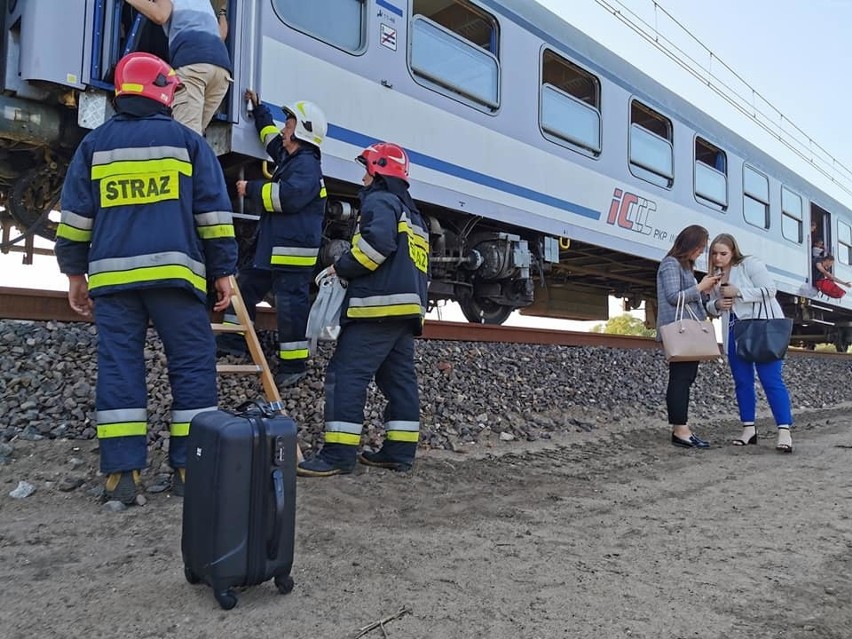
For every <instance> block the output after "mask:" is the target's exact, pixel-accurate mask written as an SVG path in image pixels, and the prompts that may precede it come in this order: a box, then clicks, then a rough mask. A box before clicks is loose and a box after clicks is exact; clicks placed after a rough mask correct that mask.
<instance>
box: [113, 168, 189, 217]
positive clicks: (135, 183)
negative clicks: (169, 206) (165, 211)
mask: <svg viewBox="0 0 852 639" xmlns="http://www.w3.org/2000/svg"><path fill="white" fill-rule="evenodd" d="M100 190H101V207H103V208H109V207H111V206H127V205H132V204H153V203H154V202H163V201H165V200H177V199H178V198H180V178H179V177H178V174H177V171H163V172H158V173H134V174H131V175H114V176H109V177H105V178H103V179H102V180H101V181H100Z"/></svg>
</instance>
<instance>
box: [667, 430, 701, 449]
mask: <svg viewBox="0 0 852 639" xmlns="http://www.w3.org/2000/svg"><path fill="white" fill-rule="evenodd" d="M672 444H673V445H675V446H680V447H681V448H710V444H709V443H708V442H705V441H704V440H703V439H701V438H700V437H696V436H695V435H690V436H689V439H681V438H680V437H678V436H677V435H675V434H674V433H672Z"/></svg>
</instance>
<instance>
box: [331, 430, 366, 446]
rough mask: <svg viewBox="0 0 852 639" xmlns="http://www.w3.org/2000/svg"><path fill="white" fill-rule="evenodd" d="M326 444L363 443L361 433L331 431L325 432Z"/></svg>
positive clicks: (354, 444) (348, 444)
mask: <svg viewBox="0 0 852 639" xmlns="http://www.w3.org/2000/svg"><path fill="white" fill-rule="evenodd" d="M325 443H326V444H346V445H347V446H357V445H358V444H360V443H361V435H353V434H352V433H329V432H327V433H326V434H325Z"/></svg>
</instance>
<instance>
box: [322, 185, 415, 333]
mask: <svg viewBox="0 0 852 639" xmlns="http://www.w3.org/2000/svg"><path fill="white" fill-rule="evenodd" d="M360 198H361V220H360V224H359V230H358V232H357V233H355V235H354V236H353V238H352V246H351V247H350V249H349V250H348V251H346V252H345V253H343V255H341V256H340V257H339V258H338V259H337V261H336V262H335V264H334V269H335V271H336V272H337V274H338V275H339V276H340V277H342V278H343V279H345V280H348V281H349V285H348V286H347V288H346V297H345V298H344V300H343V307H342V309H341V312H340V323H341V325H343V324H345V323H346V322H349V321H360V320H374V321H375V320H386V319H406V318H411V319H413V320H415V321H414V329H415V330H414V332H415V334H417V335H419V334H420V332H421V330H422V324H423V318H424V317H425V315H426V304H427V289H428V270H429V234H428V232H427V230H426V227H425V224H424V222H423V218H422V217H421V215H420V213H418V212H417V211H412V210H409V207H406V206H405V205H404V204H403V202H402V200H400V198H399V197H397V196H396V195H394V194H393V193H390V192H389V191H387V190H385V188H384V186H383V185H382V184H381V182H379V181H376V182H374V183H373V184H372V185H371V186H369V187H367V188H364V189H362V190H361V193H360Z"/></svg>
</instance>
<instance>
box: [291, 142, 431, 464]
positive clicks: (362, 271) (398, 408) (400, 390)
mask: <svg viewBox="0 0 852 639" xmlns="http://www.w3.org/2000/svg"><path fill="white" fill-rule="evenodd" d="M357 159H358V161H359V162H360V163H361V164H363V165H364V167H365V169H366V173H365V174H364V177H363V182H364V188H363V189H362V190H361V193H360V198H361V220H360V224H359V231H358V232H357V233H356V234H355V236H354V237H353V238H352V245H351V247H350V248H349V249H348V250H347V251H346V252H345V253H343V255H341V256H340V257H339V258H338V259H337V260H336V261H335V263H334V266H333V267H331V270H333V271H334V272H336V273H337V275H338V276H339V277H341V278H342V279H344V280H347V281H348V286H347V288H346V296H345V298H344V301H343V306H342V308H341V313H340V325H341V332H340V336H339V337H338V341H337V347H336V349H335V351H334V355H333V356H332V358H331V361H330V362H329V364H328V370H327V372H326V381H325V442H324V445H323V447H322V449H321V450H320V451H319V453H317V455H316V456H314V457H312V458H311V459H307V460H305V461H303V462H302V463H301V464H299V466H298V468H297V470H298V473H299V474H300V475H305V476H313V477H326V476H329V475H337V474H341V473H351V472H352V470H353V469H354V467H355V461H356V454H357V450H358V444H359V443H360V440H361V428H362V424H363V421H364V405H365V403H366V400H367V386H368V385H369V384H370V381H371V380H372V379H373V378H375V380H376V385H377V386H378V387H379V389H380V390H381V391H382V393H383V394H384V395H385V398H386V399H387V406H386V407H385V411H384V427H385V441H384V443H383V445H382V447H381V448H380V449H379V450H378V451H376V452H366V451H365V452H363V453H362V454H361V455H360V457H358V460H359V461H360V462H361V463H363V464H367V465H369V466H379V467H382V468H390V469H392V470H396V471H401V472H405V471H408V470H409V469H410V468H411V466H412V465H413V463H414V456H415V452H416V450H417V440H418V437H419V433H420V399H419V395H418V389H417V374H416V372H415V370H414V337H415V335H419V334H420V333H421V330H422V326H423V318H424V316H425V314H426V301H427V298H426V291H427V287H428V281H427V271H428V268H429V236H428V233H427V231H426V226H425V224H424V222H423V218H422V217H421V215H420V213H419V212H418V210H417V207H416V206H415V204H414V201H413V200H412V199H411V196H410V195H409V193H408V164H409V163H408V156H407V154H406V152H405V151H404V150H403V149H402V148H401V147H399V146H397V145H396V144H390V143H379V144H375V145H373V146H370V147H368V148H367V149H365V150H364V151H363V152H362V153H361V155H359V156H358V158H357Z"/></svg>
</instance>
